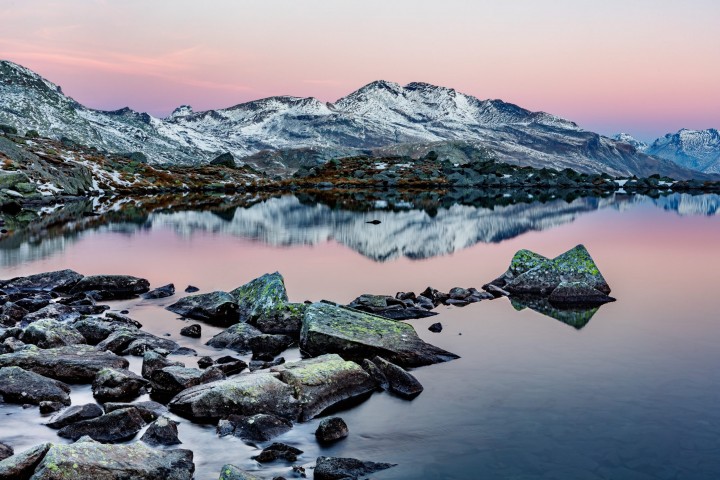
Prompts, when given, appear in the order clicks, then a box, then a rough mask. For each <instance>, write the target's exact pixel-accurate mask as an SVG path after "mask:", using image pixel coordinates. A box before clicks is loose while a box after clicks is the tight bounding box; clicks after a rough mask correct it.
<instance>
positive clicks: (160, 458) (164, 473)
mask: <svg viewBox="0 0 720 480" xmlns="http://www.w3.org/2000/svg"><path fill="white" fill-rule="evenodd" d="M194 472H195V465H194V464H193V453H192V452H191V451H190V450H181V449H174V450H156V449H154V448H150V447H148V446H146V445H145V444H143V443H140V442H135V443H131V444H129V445H104V444H102V443H98V442H94V441H92V440H84V441H80V442H76V443H73V444H70V445H53V446H52V448H50V450H49V451H48V452H47V455H45V458H44V459H43V460H42V462H41V463H40V465H39V466H38V467H37V470H35V475H34V476H33V477H32V478H33V480H59V479H65V478H68V479H97V480H100V479H103V480H105V479H107V480H126V479H132V480H158V479H162V480H191V479H192V478H193V473H194Z"/></svg>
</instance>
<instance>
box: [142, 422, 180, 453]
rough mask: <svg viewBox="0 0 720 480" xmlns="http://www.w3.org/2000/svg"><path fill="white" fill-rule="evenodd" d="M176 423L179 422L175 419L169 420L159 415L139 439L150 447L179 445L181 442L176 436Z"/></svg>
mask: <svg viewBox="0 0 720 480" xmlns="http://www.w3.org/2000/svg"><path fill="white" fill-rule="evenodd" d="M178 425H179V423H178V422H176V421H175V420H170V419H169V418H167V417H164V416H163V417H159V418H158V419H157V420H155V421H154V422H153V423H151V424H150V426H149V427H148V428H147V430H145V433H143V436H142V437H140V440H141V441H143V442H145V443H147V444H148V445H150V446H151V447H157V446H159V445H163V446H170V445H179V444H181V443H182V442H181V441H180V438H178V428H177V426H178Z"/></svg>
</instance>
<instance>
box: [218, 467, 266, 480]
mask: <svg viewBox="0 0 720 480" xmlns="http://www.w3.org/2000/svg"><path fill="white" fill-rule="evenodd" d="M219 480H262V479H261V478H260V477H256V476H255V475H252V474H250V473H248V472H246V471H244V470H241V469H240V468H238V467H236V466H235V465H230V464H227V465H223V467H222V469H221V470H220V477H219Z"/></svg>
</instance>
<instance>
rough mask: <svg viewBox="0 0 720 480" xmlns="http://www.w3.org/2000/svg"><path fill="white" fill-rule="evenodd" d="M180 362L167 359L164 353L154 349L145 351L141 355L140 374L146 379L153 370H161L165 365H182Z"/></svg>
mask: <svg viewBox="0 0 720 480" xmlns="http://www.w3.org/2000/svg"><path fill="white" fill-rule="evenodd" d="M184 366H185V365H184V364H183V363H182V362H173V361H172V360H168V359H167V357H166V356H165V355H162V354H160V353H158V352H156V351H152V350H151V351H149V352H145V354H144V355H143V363H142V369H141V374H142V376H143V378H147V379H148V380H149V379H151V378H152V374H153V372H155V371H156V370H162V369H163V368H165V367H184Z"/></svg>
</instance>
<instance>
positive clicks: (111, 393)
mask: <svg viewBox="0 0 720 480" xmlns="http://www.w3.org/2000/svg"><path fill="white" fill-rule="evenodd" d="M149 384H150V382H148V381H147V380H145V379H144V378H142V377H141V376H139V375H137V374H135V373H133V372H131V371H129V370H125V369H117V368H103V369H102V370H100V371H99V372H98V373H97V375H96V376H95V380H93V383H92V392H93V396H94V397H95V398H96V399H98V400H99V401H101V402H105V401H107V400H130V399H133V398H135V397H138V396H139V395H140V394H141V393H143V392H144V389H145V387H146V386H148V385H149Z"/></svg>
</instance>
